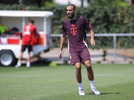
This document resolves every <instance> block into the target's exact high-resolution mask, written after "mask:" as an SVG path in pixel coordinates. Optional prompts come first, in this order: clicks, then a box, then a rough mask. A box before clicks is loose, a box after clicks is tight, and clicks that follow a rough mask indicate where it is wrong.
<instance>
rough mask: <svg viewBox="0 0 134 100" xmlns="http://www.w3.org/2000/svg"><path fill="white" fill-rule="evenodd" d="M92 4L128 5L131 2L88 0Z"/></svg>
mask: <svg viewBox="0 0 134 100" xmlns="http://www.w3.org/2000/svg"><path fill="white" fill-rule="evenodd" d="M87 1H88V3H89V5H90V6H107V7H108V6H111V5H115V6H128V5H129V3H128V2H125V0H87Z"/></svg>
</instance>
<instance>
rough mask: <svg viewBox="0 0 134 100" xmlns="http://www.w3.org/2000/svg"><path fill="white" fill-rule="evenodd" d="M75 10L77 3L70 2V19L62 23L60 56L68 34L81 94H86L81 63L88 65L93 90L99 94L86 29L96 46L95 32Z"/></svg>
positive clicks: (88, 74)
mask: <svg viewBox="0 0 134 100" xmlns="http://www.w3.org/2000/svg"><path fill="white" fill-rule="evenodd" d="M75 12H76V8H75V5H74V4H69V5H68V6H67V16H68V19H66V20H65V21H64V22H63V25H62V32H63V34H62V37H61V42H60V51H59V54H58V57H59V58H62V49H63V45H64V42H65V39H66V35H67V38H68V47H69V52H70V56H71V65H75V69H76V72H75V74H76V79H77V83H78V88H79V95H85V93H84V89H83V86H82V77H81V63H82V64H84V65H85V66H86V69H87V76H88V79H89V82H90V86H91V92H92V93H94V94H95V95H99V94H100V92H99V91H98V90H96V88H95V86H94V74H93V70H92V66H91V59H90V53H89V51H88V47H87V38H86V31H89V32H90V35H91V40H90V43H91V45H94V46H95V41H94V32H93V30H92V27H91V25H90V24H89V22H88V21H87V20H86V19H85V18H84V17H81V16H76V15H75Z"/></svg>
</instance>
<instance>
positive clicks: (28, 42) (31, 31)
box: [15, 20, 37, 68]
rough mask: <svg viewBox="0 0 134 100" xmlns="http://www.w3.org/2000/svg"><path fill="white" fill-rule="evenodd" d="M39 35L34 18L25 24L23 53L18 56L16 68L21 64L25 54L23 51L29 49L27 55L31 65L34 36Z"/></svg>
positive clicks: (28, 63)
mask: <svg viewBox="0 0 134 100" xmlns="http://www.w3.org/2000/svg"><path fill="white" fill-rule="evenodd" d="M36 35H37V32H36V27H35V26H34V20H30V22H29V23H28V24H27V25H26V26H24V31H23V34H22V45H21V53H20V56H19V58H18V62H17V65H16V66H15V67H16V68H18V67H20V66H21V59H22V56H23V52H24V51H25V50H26V48H27V49H28V55H27V64H26V66H27V67H30V59H31V55H30V52H31V51H33V44H34V38H35V36H36Z"/></svg>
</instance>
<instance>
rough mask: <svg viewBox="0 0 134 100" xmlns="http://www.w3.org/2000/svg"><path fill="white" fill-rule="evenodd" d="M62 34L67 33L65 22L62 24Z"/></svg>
mask: <svg viewBox="0 0 134 100" xmlns="http://www.w3.org/2000/svg"><path fill="white" fill-rule="evenodd" d="M62 34H64V35H67V34H66V28H65V25H64V22H63V24H62Z"/></svg>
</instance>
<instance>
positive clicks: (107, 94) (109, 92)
mask: <svg viewBox="0 0 134 100" xmlns="http://www.w3.org/2000/svg"><path fill="white" fill-rule="evenodd" d="M109 94H122V93H119V92H116V93H114V92H109V93H103V92H102V93H101V94H100V95H109ZM86 95H95V94H93V93H86Z"/></svg>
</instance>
